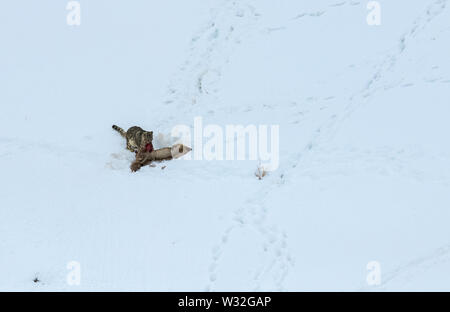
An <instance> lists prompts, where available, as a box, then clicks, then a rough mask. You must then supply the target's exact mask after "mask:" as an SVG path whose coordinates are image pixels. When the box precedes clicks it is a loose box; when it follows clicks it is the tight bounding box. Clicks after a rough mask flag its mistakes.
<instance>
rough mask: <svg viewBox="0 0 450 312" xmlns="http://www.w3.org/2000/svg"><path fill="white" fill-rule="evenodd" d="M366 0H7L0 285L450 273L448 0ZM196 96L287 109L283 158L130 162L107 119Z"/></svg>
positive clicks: (223, 118) (209, 120)
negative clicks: (262, 170) (261, 164)
mask: <svg viewBox="0 0 450 312" xmlns="http://www.w3.org/2000/svg"><path fill="white" fill-rule="evenodd" d="M367 2H368V1H357V0H349V1H345V0H315V1H304V0H302V1H300V0H280V1H273V0H234V1H233V0H229V1H228V0H190V1H180V0H178V1H175V0H167V1H144V0H140V1H118V0H114V1H111V0H108V1H106V0H96V1H80V4H81V25H80V26H68V25H67V24H66V15H67V13H68V12H67V11H66V8H65V5H66V3H65V2H64V1H63V2H61V3H58V2H57V1H50V0H46V1H32V2H30V1H24V0H20V1H19V0H16V1H9V2H8V3H7V4H6V3H5V4H2V10H0V26H1V27H0V38H2V44H1V49H0V86H1V87H0V130H1V131H0V172H1V175H0V177H1V178H0V290H2V291H78V290H80V291H229V290H235V291H252V290H256V291H312V290H325V291H354V290H357V291H380V290H381V291H383V290H390V291H405V290H447V291H449V290H450V227H449V221H450V192H449V190H450V146H449V140H448V135H449V133H450V122H449V116H450V57H449V56H450V1H447V0H413V1H411V0H408V1H407V0H397V1H379V2H380V5H381V25H379V26H369V25H367V22H366V16H367V14H368V13H369V11H368V10H367V7H366V5H367ZM196 116H201V117H202V119H203V123H204V124H215V125H219V126H221V127H225V126H226V125H227V124H241V125H244V126H246V125H250V124H254V125H261V124H267V125H279V127H280V128H279V129H280V150H279V155H280V163H279V168H278V169H277V170H275V171H273V172H270V173H269V174H268V175H267V176H265V177H264V178H263V179H262V180H258V179H257V178H256V177H255V174H254V172H255V170H256V168H257V166H258V161H254V160H252V161H251V160H235V161H231V160H228V161H227V160H217V161H207V160H185V159H179V160H173V161H168V162H165V163H163V164H157V166H156V167H145V168H143V169H142V170H141V171H139V172H137V173H131V172H130V170H129V165H130V162H131V161H132V160H133V154H132V153H130V152H129V151H127V150H126V149H125V141H124V139H123V138H121V137H120V136H119V135H118V134H117V132H114V131H113V130H112V129H111V125H112V124H117V125H119V126H122V127H123V128H127V127H130V126H133V125H139V126H141V127H143V128H144V129H149V130H153V131H154V133H155V145H156V147H162V146H163V145H164V144H166V143H167V142H169V143H172V142H173V140H172V139H170V137H169V136H168V134H169V133H170V131H171V129H172V127H174V126H175V125H178V124H186V125H188V126H190V127H192V126H193V122H194V118H195V117H196ZM158 134H159V137H158ZM205 140H206V139H205ZM192 147H193V148H194V150H193V151H192V153H193V152H195V146H192ZM162 166H166V168H165V169H164V170H162ZM71 261H76V262H78V263H79V264H80V267H81V275H80V276H81V283H80V285H70V284H68V283H67V276H68V273H69V272H70V270H69V269H68V268H67V264H68V263H69V262H71ZM371 261H377V262H378V263H379V264H380V268H381V283H380V284H379V285H369V284H368V283H367V281H366V279H367V275H368V274H369V273H370V270H368V269H367V267H366V266H367V264H368V263H369V262H371ZM35 278H37V279H38V280H39V281H38V282H34V281H33V280H34V279H35Z"/></svg>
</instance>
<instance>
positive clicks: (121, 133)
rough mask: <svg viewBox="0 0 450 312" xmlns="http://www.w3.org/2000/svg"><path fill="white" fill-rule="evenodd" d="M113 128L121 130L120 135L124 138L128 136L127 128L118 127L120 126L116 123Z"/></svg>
mask: <svg viewBox="0 0 450 312" xmlns="http://www.w3.org/2000/svg"><path fill="white" fill-rule="evenodd" d="M112 128H113V129H114V130H116V131H117V132H119V133H120V135H121V136H123V137H124V138H126V137H127V133H126V132H125V130H123V129H122V128H120V127H118V126H116V125H113V126H112Z"/></svg>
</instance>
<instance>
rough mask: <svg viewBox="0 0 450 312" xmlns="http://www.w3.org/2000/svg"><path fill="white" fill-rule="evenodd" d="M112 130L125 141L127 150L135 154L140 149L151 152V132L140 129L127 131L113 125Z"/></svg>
mask: <svg viewBox="0 0 450 312" xmlns="http://www.w3.org/2000/svg"><path fill="white" fill-rule="evenodd" d="M112 128H113V129H114V130H116V131H117V132H119V133H120V135H121V136H123V137H124V138H125V139H126V140H127V149H128V150H130V151H131V152H134V153H137V152H138V151H139V150H141V149H145V150H146V151H148V152H151V151H152V150H153V144H152V141H153V131H146V130H144V129H142V128H141V127H137V126H134V127H131V128H129V129H128V130H127V131H125V130H123V129H122V128H120V127H118V126H116V125H113V126H112Z"/></svg>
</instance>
